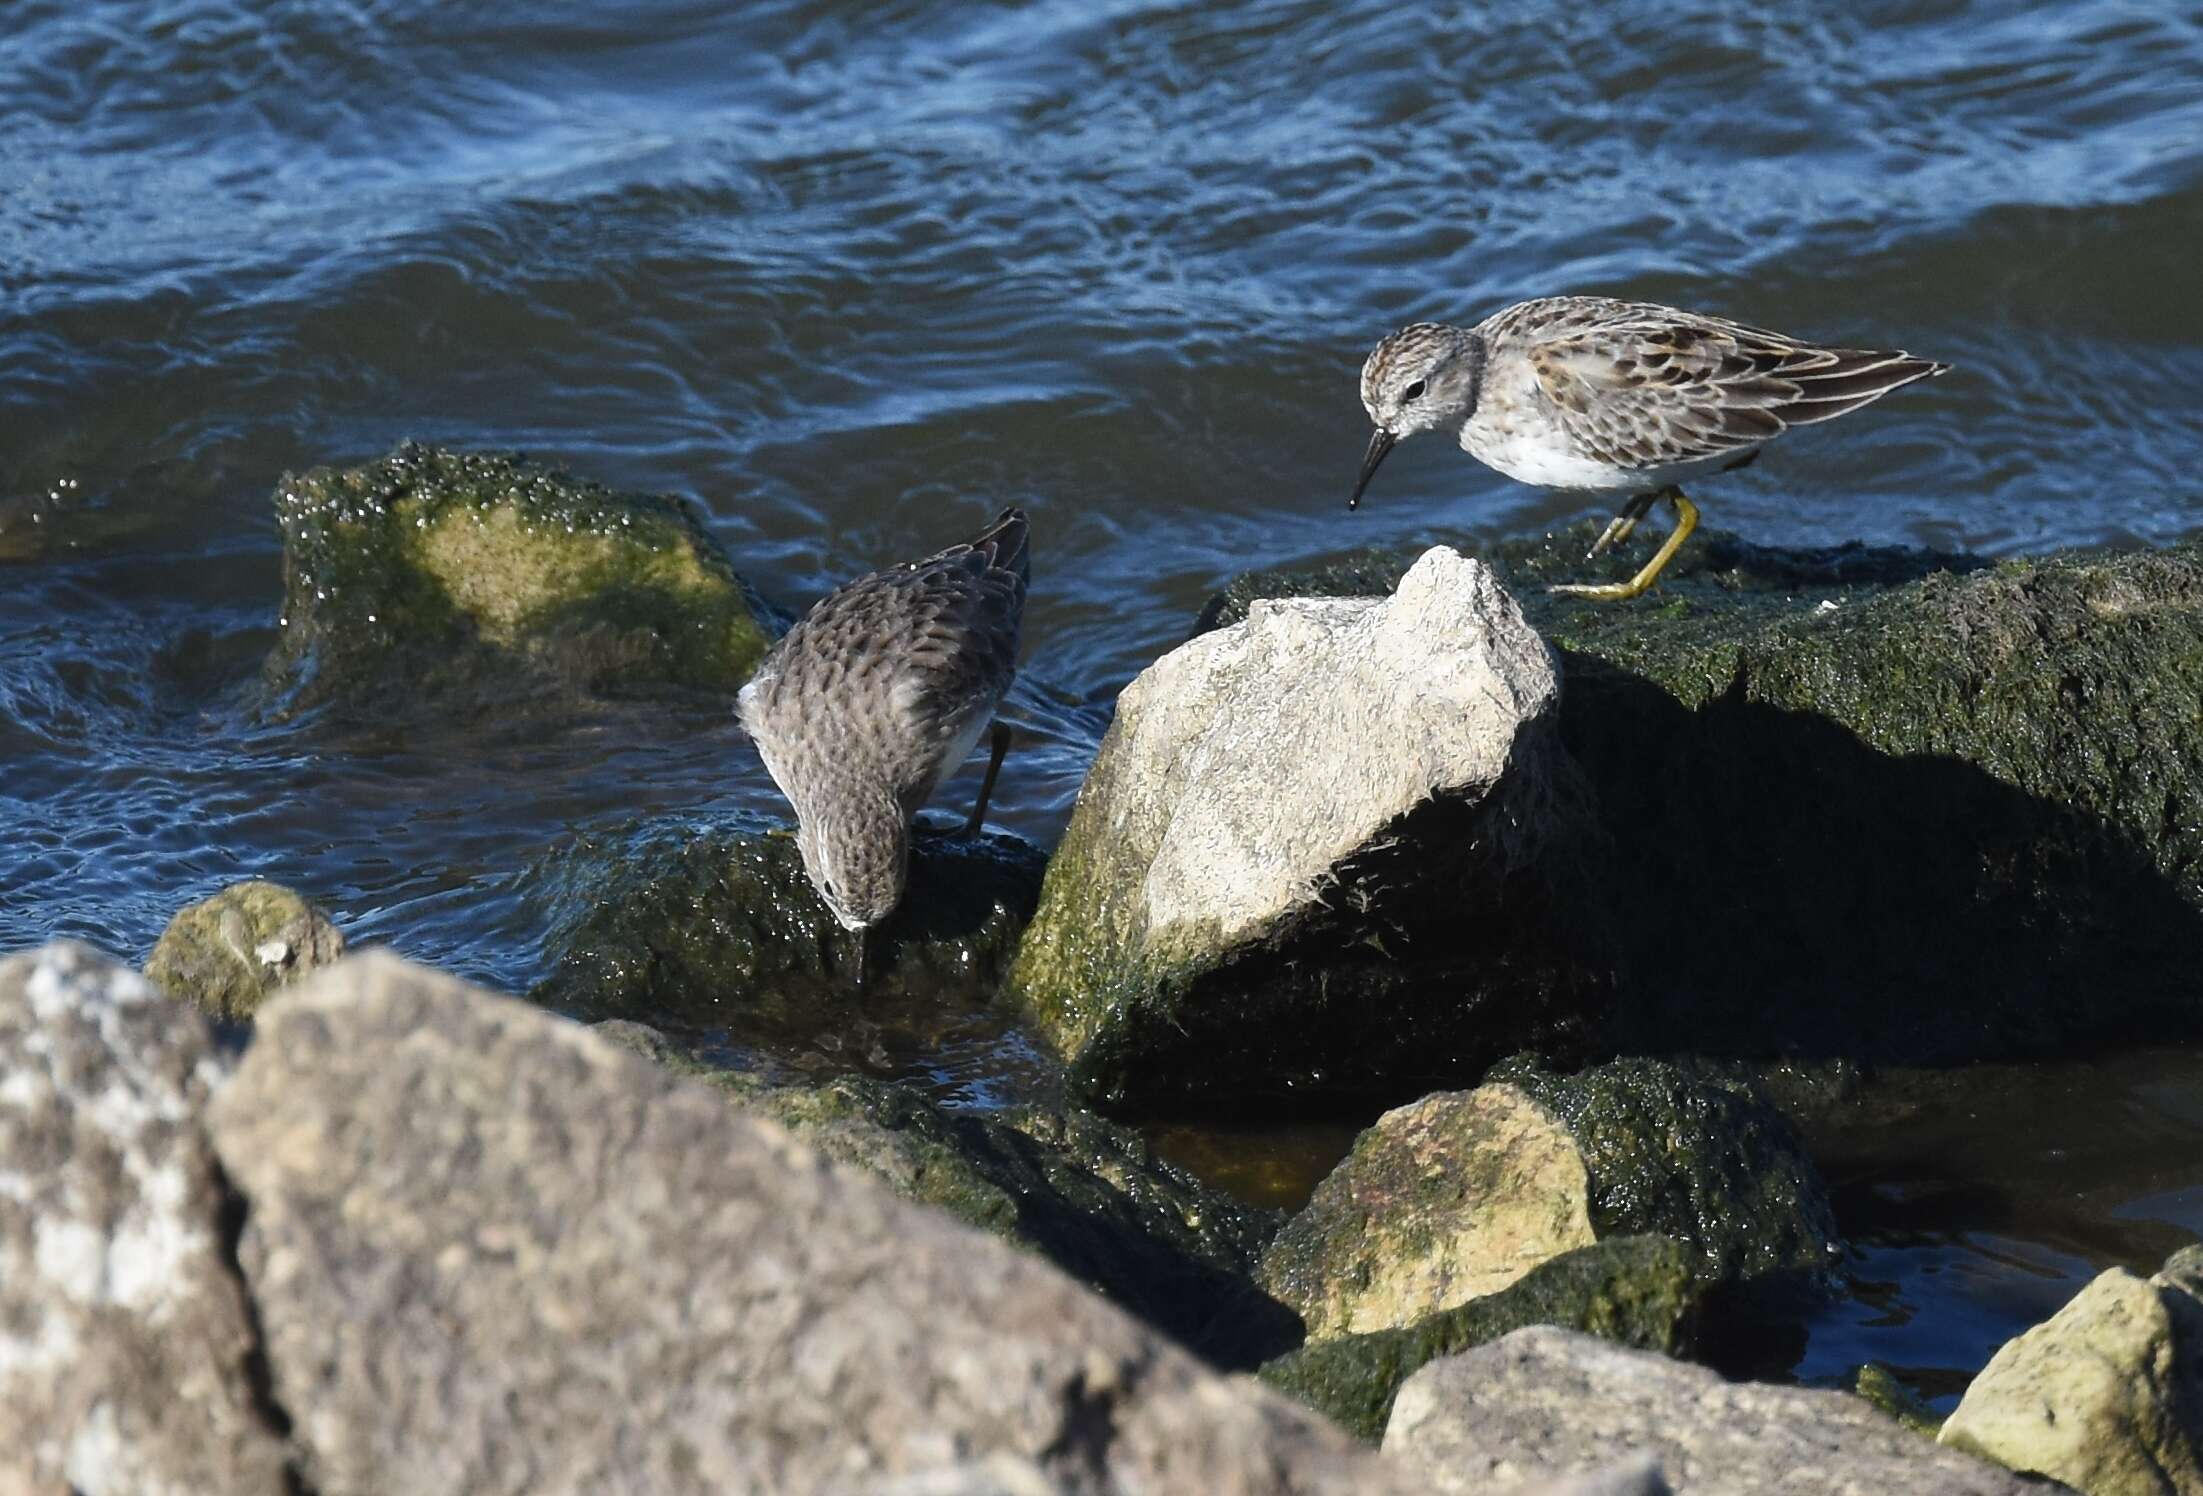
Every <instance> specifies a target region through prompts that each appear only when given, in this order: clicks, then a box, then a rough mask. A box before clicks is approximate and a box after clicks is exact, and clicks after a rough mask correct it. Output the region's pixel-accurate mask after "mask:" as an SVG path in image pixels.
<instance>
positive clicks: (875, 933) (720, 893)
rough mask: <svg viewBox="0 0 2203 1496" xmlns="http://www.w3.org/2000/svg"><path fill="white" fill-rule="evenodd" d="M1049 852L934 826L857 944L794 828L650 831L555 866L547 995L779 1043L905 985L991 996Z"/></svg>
mask: <svg viewBox="0 0 2203 1496" xmlns="http://www.w3.org/2000/svg"><path fill="white" fill-rule="evenodd" d="M1042 866H1043V857H1042V854H1041V853H1040V852H1039V850H1038V849H1036V848H1034V847H1033V846H1032V845H1031V844H1029V843H1027V842H1024V841H1020V840H1019V839H1018V838H1016V837H1014V836H1007V835H1004V834H1001V833H999V832H990V833H987V834H985V835H982V836H978V837H962V836H941V837H930V836H927V837H920V838H918V839H917V840H916V841H915V842H914V843H913V845H912V849H911V859H910V884H909V891H908V892H907V894H906V895H905V896H904V899H903V903H902V906H901V907H900V908H898V909H897V910H896V911H895V912H894V914H893V915H891V916H890V917H889V918H888V919H887V920H886V921H884V922H883V923H882V924H880V925H879V926H878V927H877V928H875V929H873V930H872V931H871V932H870V933H869V934H868V936H867V937H866V941H865V968H866V977H865V984H864V988H863V990H862V991H861V992H860V991H859V990H858V989H857V987H856V984H855V980H854V975H855V959H856V945H855V944H854V941H853V939H852V937H851V936H850V934H849V932H848V931H847V930H845V929H843V928H842V927H841V924H840V922H839V921H837V920H836V919H835V918H834V916H833V913H832V911H831V910H829V909H828V908H827V907H826V902H825V900H823V899H821V898H820V897H819V895H818V891H817V890H816V889H814V888H813V887H812V886H811V882H810V880H809V879H808V878H806V877H805V876H804V873H803V862H802V859H801V857H800V856H799V855H798V854H797V852H796V844H795V838H794V837H793V836H791V835H788V834H786V833H782V832H765V833H762V834H758V833H748V832H742V831H736V830H731V829H727V830H708V831H700V830H698V829H697V828H696V827H694V826H693V825H690V824H687V823H681V824H675V825H670V826H668V825H650V826H644V827H642V828H639V829H638V830H637V831H636V832H635V833H634V834H633V835H632V836H630V837H629V838H628V839H627V840H626V841H624V842H623V843H621V844H620V845H617V846H612V847H602V848H599V847H584V848H580V849H578V850H574V851H569V852H566V853H562V854H561V856H560V859H559V861H558V863H557V865H556V866H555V867H553V868H551V869H550V870H548V871H547V872H545V873H544V874H543V879H544V881H545V883H546V884H548V885H550V886H551V896H552V900H553V902H554V903H556V904H558V905H559V906H561V908H562V913H561V915H560V918H559V920H558V925H557V928H556V929H555V930H554V931H553V933H552V935H551V938H550V940H549V941H548V942H547V945H548V948H549V949H551V950H554V951H557V952H558V953H559V954H558V958H557V965H556V967H555V968H554V969H553V971H552V973H551V975H550V976H549V977H548V978H546V979H545V980H544V981H543V982H542V983H541V984H540V985H539V986H538V987H537V988H536V990H535V991H534V993H533V994H531V995H532V996H533V997H534V999H535V1000H536V1001H537V1002H540V1003H542V1004H544V1005H546V1006H548V1007H554V1008H557V1009H559V1010H560V1011H562V1012H567V1013H573V1014H577V1015H580V1016H583V1017H588V1018H615V1017H617V1018H635V1019H640V1020H643V1021H646V1022H652V1023H661V1024H667V1025H670V1026H674V1027H678V1026H679V1025H680V1024H681V1023H682V1022H684V1021H687V1022H702V1023H704V1024H707V1025H709V1026H710V1027H712V1028H714V1029H718V1030H726V1029H728V1028H730V1027H731V1028H732V1029H733V1030H734V1032H735V1033H736V1034H737V1036H739V1037H746V1038H756V1039H759V1040H763V1041H766V1042H774V1041H785V1040H786V1039H788V1038H789V1037H790V1036H791V1035H798V1034H803V1033H808V1032H812V1031H815V1030H817V1029H819V1028H820V1026H821V1025H822V1024H830V1023H837V1022H839V1021H840V1020H841V1019H842V1018H845V1017H847V1016H848V1015H846V1014H844V1013H843V1012H842V1010H843V1009H846V1008H848V1007H849V1006H851V1005H852V1004H854V1005H856V1006H859V1007H861V1008H863V1009H865V1010H867V1011H870V1012H878V1011H881V1010H882V1007H883V1005H884V1004H888V1003H891V1002H893V1001H894V1000H895V999H896V998H898V997H917V998H931V997H937V996H939V995H940V994H942V993H964V994H977V996H978V998H979V1000H981V1001H984V1000H985V998H986V996H987V994H989V993H991V992H992V990H993V989H994V987H995V986H996V985H997V984H998V983H999V982H1000V981H1001V979H1002V976H1003V973H1004V972H1005V971H1006V970H1007V969H1008V966H1009V963H1010V957H1011V954H1012V952H1013V951H1014V950H1015V948H1016V945H1017V938H1018V935H1019V933H1020V932H1021V931H1022V930H1023V929H1024V927H1025V921H1026V920H1027V919H1028V918H1030V917H1031V915H1032V912H1033V904H1034V901H1035V900H1036V899H1037V898H1038V897H1039V892H1040V878H1041V869H1042Z"/></svg>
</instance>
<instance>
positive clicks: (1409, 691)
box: [1010, 548, 1608, 1110]
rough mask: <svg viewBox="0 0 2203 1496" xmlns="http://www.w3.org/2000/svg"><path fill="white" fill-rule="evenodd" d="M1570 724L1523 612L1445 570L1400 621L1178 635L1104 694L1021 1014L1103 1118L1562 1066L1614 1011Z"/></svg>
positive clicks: (1447, 565)
mask: <svg viewBox="0 0 2203 1496" xmlns="http://www.w3.org/2000/svg"><path fill="white" fill-rule="evenodd" d="M1557 700H1558V681H1557V678H1556V675H1555V672H1554V667H1553V659H1552V656H1551V653H1550V652H1549V651H1548V650H1547V649H1546V647H1545V645H1544V643H1543V642H1542V641H1541V640H1539V639H1538V638H1537V636H1536V635H1535V634H1534V633H1532V632H1531V630H1530V629H1529V627H1528V626H1527V624H1525V622H1524V621H1523V618H1522V614H1521V612H1520V610H1519V609H1518V608H1517V607H1516V606H1515V604H1514V602H1513V600H1512V599H1510V598H1509V597H1508V596H1507V594H1506V593H1505V592H1503V591H1502V590H1500V588H1499V587H1498V586H1497V585H1496V584H1495V583H1494V581H1493V578H1492V576H1491V574H1490V573H1489V572H1488V571H1487V570H1485V569H1484V568H1483V567H1481V566H1478V565H1477V564H1475V563H1473V562H1468V561H1464V560H1462V559H1461V557H1459V556H1458V555H1456V554H1454V553H1453V552H1452V551H1449V550H1446V549H1444V548H1440V549H1437V550H1433V551H1431V552H1430V553H1429V554H1427V555H1425V556H1424V557H1423V558H1422V559H1421V560H1420V561H1418V562H1417V563H1416V566H1415V568H1414V570H1413V571H1412V572H1410V573H1409V575H1408V577H1407V578H1406V579H1405V580H1404V581H1403V582H1402V583H1401V589H1400V592H1399V594H1398V595H1397V596H1396V597H1394V598H1393V599H1391V600H1390V601H1388V602H1383V603H1379V602H1377V601H1374V600H1340V601H1329V602H1288V603H1281V604H1278V605H1276V606H1274V607H1272V606H1263V607H1258V608H1257V609H1256V610H1255V612H1254V614H1253V616H1252V617H1251V618H1250V619H1249V620H1248V621H1247V623H1246V624H1245V625H1244V626H1242V627H1239V628H1235V629H1232V630H1228V631H1225V632H1220V633H1215V634H1211V635H1206V636H1204V637H1202V638H1200V639H1196V640H1194V641H1193V642H1192V643H1190V644H1187V645H1185V646H1184V647H1182V648H1180V649H1178V650H1176V651H1174V652H1173V653H1171V654H1169V655H1167V656H1165V657H1164V658H1163V659H1162V660H1160V661H1158V662H1157V663H1156V664H1154V665H1152V666H1150V667H1149V668H1148V669H1147V670H1146V671H1145V672H1143V673H1142V674H1141V675H1140V677H1139V678H1138V679H1137V680H1135V681H1134V682H1133V683H1132V684H1131V685H1130V686H1129V687H1127V688H1126V690H1125V692H1124V694H1123V695H1122V696H1121V697H1120V698H1119V699H1118V703H1117V713H1116V717H1115V720H1114V721H1113V722H1112V724H1111V726H1110V729H1109V733H1108V736H1107V737H1106V738H1105V739H1104V740H1103V742H1102V746H1101V751H1100V753H1099V755H1098V756H1097V758H1096V760H1095V763H1094V767H1093V770H1092V772H1091V773H1090V774H1089V775H1088V776H1087V780H1086V784H1085V787H1084V788H1083V789H1082V790H1081V791H1080V794H1079V799H1078V804H1077V807H1076V808H1075V809H1074V811H1073V812H1072V816H1071V824H1070V827H1069V829H1068V830H1067V831H1066V832H1065V834H1064V838H1063V842H1062V844H1061V846H1060V847H1059V848H1058V849H1057V851H1056V854H1055V856H1054V857H1053V858H1052V859H1051V860H1050V862H1049V865H1048V879H1047V883H1046V885H1045V887H1044V889H1043V892H1042V895H1041V905H1040V910H1039V912H1038V914H1037V915H1036V916H1035V917H1034V921H1033V924H1032V927H1031V928H1030V930H1029V931H1028V932H1027V934H1026V937H1025V940H1024V942H1023V943H1022V945H1021V947H1020V949H1019V951H1018V957H1017V962H1016V965H1015V966H1014V968H1013V969H1012V972H1011V978H1010V990H1011V992H1012V994H1013V996H1014V997H1015V998H1016V999H1017V1000H1018V1001H1019V1002H1021V1003H1022V1004H1023V1006H1024V1009H1025V1011H1026V1012H1027V1013H1028V1014H1029V1015H1030V1017H1031V1019H1032V1021H1033V1023H1034V1025H1035V1026H1036V1027H1037V1028H1038V1030H1039V1031H1040V1033H1041V1034H1042V1035H1043V1036H1045V1037H1046V1038H1047V1040H1048V1041H1049V1042H1050V1043H1051V1044H1053V1045H1054V1046H1055V1047H1056V1048H1057V1049H1058V1050H1059V1051H1060V1052H1061V1053H1062V1054H1063V1055H1064V1056H1065V1057H1066V1058H1067V1059H1068V1060H1069V1062H1070V1068H1071V1075H1072V1080H1073V1083H1074V1084H1075V1085H1076V1086H1077V1087H1078V1088H1080V1089H1081V1090H1082V1091H1083V1092H1084V1093H1085V1094H1086V1095H1087V1096H1088V1097H1089V1098H1091V1099H1093V1100H1095V1102H1096V1104H1098V1105H1101V1106H1103V1108H1104V1109H1105V1110H1130V1109H1139V1108H1160V1107H1164V1106H1168V1107H1171V1108H1174V1109H1184V1108H1186V1107H1188V1106H1193V1105H1221V1104H1223V1103H1226V1102H1237V1101H1241V1100H1244V1099H1245V1098H1247V1097H1249V1096H1257V1095H1262V1096H1276V1095H1278V1094H1290V1095H1292V1096H1294V1097H1296V1098H1305V1097H1307V1096H1309V1095H1311V1094H1315V1093H1321V1092H1325V1091H1334V1092H1349V1093H1371V1092H1375V1093H1382V1094H1392V1095H1397V1094H1399V1093H1400V1091H1402V1090H1403V1089H1406V1088H1407V1087H1408V1086H1409V1085H1410V1084H1412V1080H1411V1079H1410V1078H1412V1079H1413V1080H1421V1081H1424V1082H1425V1084H1424V1085H1422V1086H1420V1087H1418V1088H1417V1089H1428V1082H1432V1081H1438V1080H1442V1079H1443V1078H1445V1077H1446V1076H1448V1075H1461V1074H1468V1075H1474V1074H1475V1073H1476V1072H1477V1071H1478V1070H1479V1069H1481V1067H1482V1066H1484V1065H1487V1064H1489V1063H1490V1062H1491V1061H1493V1060H1495V1059H1497V1058H1499V1057H1500V1056H1501V1055H1503V1054H1505V1053H1507V1052H1509V1051H1510V1050H1513V1049H1516V1048H1524V1047H1529V1048H1536V1049H1539V1050H1541V1051H1543V1052H1552V1053H1563V1054H1565V1053H1568V1052H1570V1051H1571V1050H1572V1049H1573V1047H1574V1046H1576V1045H1577V1044H1578V1043H1579V1042H1580V1040H1581V1038H1582V1036H1583V1034H1584V1033H1585V1032H1586V1030H1587V1029H1588V1028H1590V1027H1592V1026H1594V1023H1595V1018H1596V1015H1597V1014H1598V1013H1599V1011H1600V1010H1601V1008H1602V1006H1603V1003H1604V1000H1605V996H1606V993H1607V990H1608V987H1607V978H1606V974H1605V971H1604V968H1603V966H1602V965H1601V963H1600V961H1599V960H1598V959H1597V956H1596V939H1595V935H1596V931H1595V928H1593V926H1595V923H1596V920H1595V915H1596V911H1595V910H1593V909H1591V908H1590V907H1589V906H1588V905H1587V903H1586V901H1585V900H1584V899H1583V898H1582V897H1581V896H1580V890H1579V888H1578V879H1579V874H1580V871H1581V867H1580V864H1581V863H1582V862H1583V860H1584V859H1585V858H1587V857H1588V855H1589V848H1588V847H1587V845H1586V840H1585V836H1584V834H1583V833H1584V831H1585V827H1586V820H1585V818H1584V816H1583V814H1582V812H1581V806H1580V797H1579V795H1578V793H1577V789H1578V787H1577V784H1576V780H1575V777H1574V775H1573V772H1572V771H1571V770H1570V768H1569V766H1568V765H1567V763H1566V760H1565V757H1564V755H1562V754H1560V753H1559V752H1558V751H1557V740H1556V738H1555V736H1554V733H1553V727H1552V724H1553V722H1554V720H1555V715H1556V708H1557ZM1587 951H1590V952H1592V953H1593V954H1592V955H1591V956H1590V957H1589V958H1588V959H1587V958H1586V955H1585V953H1586V952H1587ZM1372 1012H1381V1013H1383V1014H1384V1015H1385V1016H1384V1021H1383V1022H1381V1023H1372V1022H1371V1021H1370V1017H1369V1015H1370V1014H1371V1013H1372Z"/></svg>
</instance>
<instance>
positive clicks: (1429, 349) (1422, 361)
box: [1346, 322, 1484, 509]
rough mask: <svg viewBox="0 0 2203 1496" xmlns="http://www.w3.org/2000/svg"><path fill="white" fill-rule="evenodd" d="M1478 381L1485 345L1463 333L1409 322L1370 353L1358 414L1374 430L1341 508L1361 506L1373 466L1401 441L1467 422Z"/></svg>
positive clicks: (1441, 325)
mask: <svg viewBox="0 0 2203 1496" xmlns="http://www.w3.org/2000/svg"><path fill="white" fill-rule="evenodd" d="M1483 382H1484V342H1483V339H1481V338H1479V337H1478V336H1477V335H1476V334H1475V333H1473V332H1471V331H1469V330H1468V329H1467V328H1461V327H1448V326H1447V325H1446V324H1444V323H1442V322H1411V323H1409V324H1408V325H1407V326H1405V327H1403V328H1401V329H1400V330H1399V331H1398V332H1396V333H1394V334H1392V336H1390V337H1388V338H1386V339H1385V340H1384V341H1383V342H1381V343H1379V344H1378V345H1377V346H1376V347H1375V348H1372V349H1371V350H1370V351H1369V357H1368V358H1367V359H1365V360H1363V362H1362V409H1364V410H1366V411H1368V412H1369V419H1370V420H1372V421H1374V422H1375V423H1376V426H1377V429H1376V430H1375V431H1374V432H1372V433H1371V434H1370V438H1369V450H1368V452H1366V453H1365V454H1364V455H1363V457H1362V472H1361V477H1360V478H1359V479H1358V480H1357V481H1356V482H1355V484H1354V496H1353V497H1352V498H1350V499H1348V500H1347V501H1346V507H1347V508H1349V509H1353V508H1357V507H1359V506H1360V504H1361V501H1362V491H1363V490H1364V489H1366V488H1368V487H1369V480H1370V479H1371V478H1372V477H1374V476H1375V475H1376V472H1377V465H1378V464H1379V463H1381V462H1383V461H1384V460H1385V454H1386V453H1388V452H1390V451H1391V450H1392V448H1393V446H1394V445H1395V444H1396V443H1398V442H1399V440H1400V439H1401V438H1402V437H1407V436H1413V435H1415V434H1416V433H1417V432H1418V431H1429V430H1432V429H1433V428H1435V427H1446V428H1448V429H1453V428H1458V427H1459V426H1460V425H1461V423H1462V422H1464V421H1466V420H1467V419H1468V418H1469V417H1470V416H1471V415H1472V414H1473V413H1474V412H1475V410H1476V397H1477V394H1478V391H1479V389H1480V387H1481V386H1482V384H1483Z"/></svg>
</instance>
